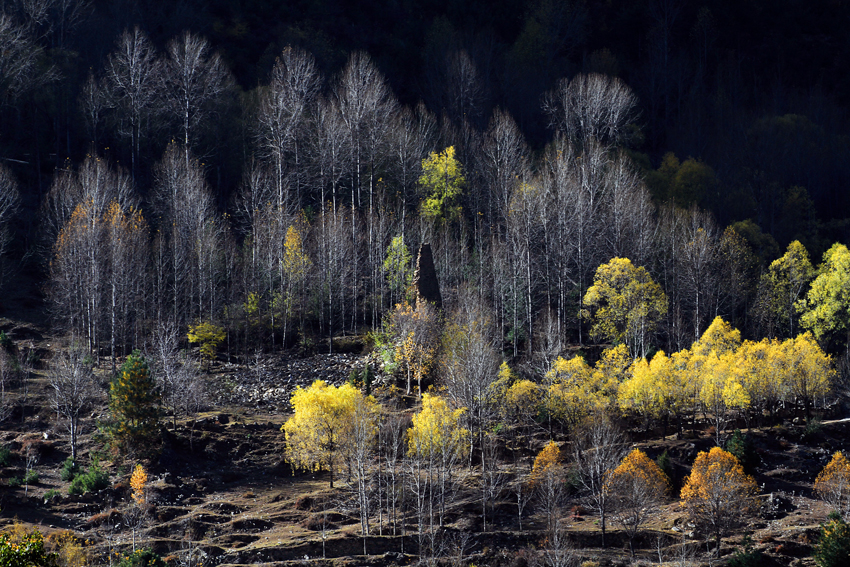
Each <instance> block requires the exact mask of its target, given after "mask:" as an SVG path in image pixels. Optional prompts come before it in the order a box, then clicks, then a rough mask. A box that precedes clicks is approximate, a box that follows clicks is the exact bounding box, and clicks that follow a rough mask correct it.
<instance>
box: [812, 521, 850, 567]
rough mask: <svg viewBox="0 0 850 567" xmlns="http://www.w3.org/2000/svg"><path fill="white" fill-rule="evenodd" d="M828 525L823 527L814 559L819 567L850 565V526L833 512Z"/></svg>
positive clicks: (843, 566) (844, 566)
mask: <svg viewBox="0 0 850 567" xmlns="http://www.w3.org/2000/svg"><path fill="white" fill-rule="evenodd" d="M829 518H830V521H829V523H828V524H826V525H824V526H821V533H820V539H819V540H818V544H817V547H816V548H815V553H814V558H815V562H816V563H817V564H818V566H819V567H846V566H847V565H850V525H847V522H845V521H844V520H842V519H841V516H840V515H838V514H837V513H835V512H833V513H832V514H830V515H829Z"/></svg>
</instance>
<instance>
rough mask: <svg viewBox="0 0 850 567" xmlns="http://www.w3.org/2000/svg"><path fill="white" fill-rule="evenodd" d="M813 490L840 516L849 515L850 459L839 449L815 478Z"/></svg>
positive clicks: (845, 517)
mask: <svg viewBox="0 0 850 567" xmlns="http://www.w3.org/2000/svg"><path fill="white" fill-rule="evenodd" d="M815 492H816V493H817V495H818V496H819V497H820V499H821V500H823V501H824V502H826V503H827V504H829V505H830V507H832V509H833V510H834V511H836V512H838V513H839V514H841V517H842V518H844V519H845V521H846V520H847V518H848V517H850V461H848V460H847V457H845V456H844V453H842V452H841V451H836V453H835V454H834V455H833V456H832V460H831V461H829V463H828V464H827V465H826V466H825V467H824V468H823V470H822V471H821V472H820V474H818V477H817V478H816V479H815Z"/></svg>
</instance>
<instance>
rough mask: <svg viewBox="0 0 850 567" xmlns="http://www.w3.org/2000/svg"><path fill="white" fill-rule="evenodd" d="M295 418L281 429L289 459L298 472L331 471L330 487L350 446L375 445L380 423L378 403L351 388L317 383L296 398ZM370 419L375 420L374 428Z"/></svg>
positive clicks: (347, 385)
mask: <svg viewBox="0 0 850 567" xmlns="http://www.w3.org/2000/svg"><path fill="white" fill-rule="evenodd" d="M290 403H291V404H292V409H293V415H292V417H291V418H289V420H287V422H286V423H285V424H284V425H283V427H282V428H281V429H282V430H283V431H284V432H285V433H286V458H287V460H288V461H289V462H290V463H291V464H292V465H293V466H295V467H296V468H301V469H306V470H314V471H317V470H327V471H328V472H330V486H331V487H333V482H334V473H335V471H336V470H338V469H339V467H340V465H341V464H342V462H343V459H344V458H345V456H346V450H353V449H354V447H352V446H351V445H346V443H351V442H352V439H355V438H356V439H358V440H359V441H360V442H361V443H362V445H363V446H368V445H369V444H371V442H372V441H371V440H372V438H373V437H374V433H375V432H376V431H377V429H376V427H375V426H374V425H375V423H376V419H377V417H376V416H377V410H376V407H375V406H376V404H377V402H375V401H374V399H372V398H371V396H370V397H366V396H364V395H363V393H362V392H361V391H360V390H358V389H357V388H355V387H354V386H352V385H351V384H343V385H342V386H339V387H336V386H329V385H328V384H327V383H326V382H325V381H324V380H316V381H315V382H313V384H312V385H311V386H310V387H309V388H300V387H299V388H296V390H295V392H293V394H292V398H291V401H290ZM370 419H372V420H375V421H373V422H372V425H371V426H370V425H369V423H370Z"/></svg>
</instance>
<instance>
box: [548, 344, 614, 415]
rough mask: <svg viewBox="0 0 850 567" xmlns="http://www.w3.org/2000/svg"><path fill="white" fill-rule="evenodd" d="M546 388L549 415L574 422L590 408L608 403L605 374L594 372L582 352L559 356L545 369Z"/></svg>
mask: <svg viewBox="0 0 850 567" xmlns="http://www.w3.org/2000/svg"><path fill="white" fill-rule="evenodd" d="M546 381H547V382H548V383H549V388H548V391H547V393H546V401H545V403H546V409H547V412H548V414H549V418H550V419H557V420H559V421H563V422H565V423H567V424H568V425H575V424H577V423H578V422H580V421H581V420H582V419H584V418H585V417H586V416H587V415H588V414H590V413H591V412H593V411H595V410H597V409H601V408H603V407H605V406H606V405H608V401H609V399H608V388H607V387H606V386H607V384H606V383H605V381H604V375H603V374H601V373H594V372H593V369H592V368H591V367H590V366H589V365H588V364H587V363H586V362H585V361H584V358H582V357H581V356H574V357H573V358H570V359H565V358H562V357H558V358H557V359H556V360H555V362H554V363H553V364H552V370H550V371H549V372H547V373H546Z"/></svg>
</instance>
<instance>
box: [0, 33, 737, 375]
mask: <svg viewBox="0 0 850 567" xmlns="http://www.w3.org/2000/svg"><path fill="white" fill-rule="evenodd" d="M446 65H448V68H447V71H446V73H448V74H450V75H451V76H453V77H455V78H456V80H457V85H455V86H456V90H457V92H456V93H454V94H453V95H452V100H451V101H450V102H451V105H450V106H451V108H453V109H455V110H456V112H453V113H449V114H446V115H444V116H442V117H441V118H440V119H439V120H438V119H437V117H435V116H434V115H432V114H431V113H430V112H429V111H428V110H427V109H426V108H425V107H424V106H423V105H421V104H420V105H419V106H417V107H415V108H410V107H406V106H403V105H401V104H399V102H398V101H397V100H396V98H395V96H394V94H393V92H392V90H391V89H390V88H389V85H388V83H387V81H386V79H385V78H384V77H383V75H382V74H381V72H380V71H379V70H378V68H377V66H376V64H375V63H374V61H372V60H371V59H370V57H369V56H368V55H366V54H365V53H361V52H358V53H354V54H352V55H351V57H350V58H349V61H348V63H347V65H346V66H345V67H344V68H343V70H342V71H341V72H340V73H339V74H338V75H337V76H335V77H333V78H332V79H331V80H326V78H325V77H323V76H322V75H321V73H320V72H319V70H318V68H317V65H316V62H315V61H314V59H313V57H312V56H311V55H310V54H309V53H308V52H306V51H304V50H301V49H299V48H295V47H287V48H285V49H284V50H283V51H282V53H281V54H280V56H279V57H278V59H277V60H276V63H275V65H274V67H273V69H272V71H271V73H270V75H269V79H268V84H266V85H263V86H262V87H261V88H259V89H258V91H257V93H258V96H257V98H256V101H255V103H256V104H253V105H251V106H247V105H246V107H245V109H244V110H245V111H246V113H250V114H249V116H250V119H249V120H248V123H249V124H250V139H251V140H252V143H251V146H250V149H251V153H250V155H249V156H247V157H246V158H245V161H246V167H245V172H246V173H245V176H244V179H243V182H242V184H241V186H240V187H239V189H238V191H237V195H236V198H235V199H234V200H233V201H232V202H231V203H230V204H229V206H228V207H227V210H225V211H223V210H222V203H221V202H220V201H219V200H217V198H216V197H217V196H216V195H215V193H214V191H213V190H212V189H211V186H210V183H209V181H208V178H209V177H210V176H211V175H212V174H213V173H214V167H215V166H210V165H208V164H206V163H204V162H203V161H202V159H201V158H199V157H198V156H199V155H202V154H200V153H199V152H203V151H204V148H205V147H207V146H205V145H204V144H203V143H202V142H201V139H202V138H203V136H204V135H205V134H206V133H209V132H211V131H212V130H211V129H213V128H214V124H215V123H216V118H215V116H216V112H217V110H218V109H220V108H221V105H222V104H225V102H226V99H227V98H228V96H227V93H228V92H229V91H228V90H229V88H230V85H231V84H232V80H231V78H230V75H229V72H228V70H227V68H226V66H225V65H224V64H223V62H222V60H221V58H220V57H219V56H218V55H217V54H216V53H214V52H212V51H211V50H210V47H209V45H208V44H207V42H206V41H205V40H204V39H203V38H200V37H197V36H195V35H192V34H190V33H185V34H182V35H180V36H179V37H178V38H175V39H173V40H172V41H171V42H169V44H168V46H167V48H166V51H165V53H164V54H162V55H160V54H158V53H157V51H156V50H155V49H154V47H153V46H152V45H151V43H150V41H149V40H148V39H147V38H146V36H145V34H144V33H143V32H142V31H140V30H139V29H134V30H132V31H127V32H126V33H125V34H124V35H122V37H121V39H120V40H119V42H118V45H117V47H116V49H115V50H114V51H113V52H112V53H111V54H110V55H109V57H108V58H107V60H106V64H105V66H104V68H103V70H102V72H101V73H100V74H99V75H97V76H93V77H92V78H91V80H90V81H89V87H88V88H87V89H85V90H84V93H83V100H82V103H83V107H84V114H85V116H86V119H87V120H88V122H89V124H90V127H91V128H92V134H93V136H94V137H95V138H96V137H97V135H98V134H97V132H98V129H99V128H101V127H102V126H109V127H112V128H114V129H115V131H116V132H117V133H118V134H119V137H120V138H121V139H122V140H124V141H125V143H126V144H127V146H128V150H129V153H128V155H130V156H131V157H130V160H129V162H130V163H129V171H128V172H125V171H124V170H123V169H121V168H119V167H117V166H115V165H113V164H111V163H109V162H108V160H106V159H105V158H101V157H98V156H90V157H88V158H87V159H86V160H85V161H84V162H83V163H82V164H79V165H74V164H70V163H68V164H66V167H64V168H63V169H61V170H58V171H57V172H56V175H55V177H54V181H53V184H52V187H51V189H50V191H49V193H48V195H47V197H46V199H45V201H44V203H43V206H42V212H43V214H42V218H43V233H44V235H45V239H46V243H47V246H48V247H49V249H50V252H49V255H48V256H49V265H50V278H51V282H50V285H49V291H50V299H51V302H52V306H53V308H54V314H55V316H56V323H57V325H58V326H59V327H60V328H62V329H64V330H68V331H72V332H73V333H74V334H75V335H77V336H80V337H83V338H85V340H86V341H87V343H88V347H89V348H90V349H91V350H97V351H98V352H103V351H105V350H106V349H107V347H106V345H109V346H108V351H109V353H110V355H111V356H112V357H113V358H114V357H115V356H117V355H120V354H125V353H127V352H129V349H131V348H132V347H133V346H134V345H140V344H142V343H143V342H144V340H145V337H146V336H148V335H149V334H150V333H151V331H152V329H154V328H156V327H158V326H162V325H165V324H167V323H168V324H174V325H177V327H178V328H179V329H185V328H186V327H187V325H188V324H193V323H197V322H200V321H209V322H214V323H216V324H219V325H221V326H224V327H226V328H227V330H228V331H229V335H228V348H229V349H231V351H233V350H237V351H238V350H241V349H242V348H243V347H244V346H245V345H247V344H249V343H252V344H256V343H257V342H260V343H261V344H264V345H268V347H271V348H275V347H277V346H279V345H291V344H293V340H295V338H296V337H297V338H301V339H305V338H311V337H322V338H326V337H332V336H333V335H335V334H339V333H347V332H355V331H357V330H358V329H362V328H363V327H365V326H369V327H371V328H373V329H375V328H378V327H380V326H381V325H382V321H383V318H384V315H385V314H386V313H388V312H389V310H391V309H392V307H393V304H394V303H395V302H397V301H398V300H399V299H400V295H401V294H403V289H402V287H400V284H399V281H400V280H398V277H397V272H399V268H398V266H395V264H393V262H388V261H387V258H388V255H390V254H394V255H395V257H398V258H405V259H407V258H412V257H413V255H412V254H411V253H410V252H411V251H415V250H416V249H417V248H418V245H419V244H420V243H423V242H431V243H432V247H433V250H434V256H435V261H436V266H437V272H438V277H439V280H440V285H441V288H442V289H443V290H445V291H444V295H445V296H446V298H447V302H448V305H449V306H450V307H451V306H455V305H459V304H460V303H461V302H463V301H467V299H465V298H471V297H475V298H476V300H480V301H482V302H483V303H485V304H487V305H489V306H490V308H491V309H492V311H493V313H494V315H493V320H492V321H490V322H489V323H488V324H489V325H492V326H493V327H494V328H496V329H498V331H499V332H498V333H497V336H498V337H500V338H499V341H498V342H502V343H507V344H508V345H510V347H511V348H512V351H513V355H514V356H518V355H520V354H522V355H524V356H537V358H540V353H542V352H543V351H547V352H548V351H552V349H553V346H554V345H559V344H563V342H564V340H565V339H566V338H567V337H572V338H576V339H578V340H579V341H584V340H585V334H586V332H585V329H584V324H583V323H582V320H581V319H580V318H579V316H578V314H579V310H580V308H581V305H580V301H581V297H582V296H583V295H584V293H585V291H586V290H587V288H588V286H589V285H590V281H591V279H592V274H593V272H594V270H595V269H596V267H597V266H599V265H600V264H602V263H604V262H606V261H608V260H609V259H611V258H613V257H628V258H630V259H631V260H632V262H633V263H634V264H635V265H639V266H645V267H646V268H647V269H648V270H649V271H650V272H651V273H652V274H653V275H654V276H655V278H656V279H657V280H658V281H659V282H661V284H662V286H663V287H664V289H665V291H666V292H667V297H668V300H669V306H668V309H667V314H668V315H667V320H666V322H665V324H664V325H662V326H661V329H662V333H661V337H660V338H661V340H662V341H666V343H667V344H666V346H667V348H668V349H676V348H681V347H683V346H684V345H686V344H689V342H690V341H691V340H693V339H694V338H696V337H698V336H699V334H700V333H701V331H702V330H703V329H704V328H705V326H706V325H707V323H708V321H710V320H711V319H712V318H713V317H714V316H716V315H718V314H721V315H724V316H726V317H727V318H734V316H735V315H736V314H740V313H743V308H742V305H743V303H744V302H745V301H746V300H747V298H748V295H747V294H748V293H749V291H748V290H747V289H745V288H746V285H745V280H746V278H745V277H744V275H745V274H744V272H745V270H746V269H747V268H748V265H749V264H747V262H748V261H749V259H748V256H747V245H746V244H745V243H744V242H743V240H742V239H741V238H737V239H736V237H735V234H734V233H731V232H729V231H727V232H725V233H724V232H721V231H720V229H719V228H718V227H717V226H716V225H715V224H714V222H713V221H712V219H711V217H710V216H709V215H708V214H705V213H702V212H700V211H698V210H696V209H693V210H689V211H683V210H679V209H676V208H674V207H672V206H669V207H666V206H665V207H662V208H661V209H660V210H658V209H656V206H655V204H653V202H652V201H651V199H650V196H649V192H648V191H647V188H646V186H645V184H644V181H643V179H642V178H641V175H640V174H639V172H638V169H637V167H636V166H635V165H634V164H633V163H632V161H631V159H630V157H629V155H628V154H627V153H626V152H625V151H624V150H622V149H621V145H622V144H623V143H624V141H625V140H627V139H628V136H629V135H630V133H631V132H633V130H634V124H633V122H634V119H635V116H636V110H635V108H636V99H635V96H634V94H633V93H632V92H631V90H630V89H629V88H628V86H626V85H625V84H624V83H623V82H622V81H621V80H619V79H616V78H611V77H608V76H603V75H596V74H594V75H579V76H576V77H574V78H573V79H571V80H566V79H565V80H563V81H561V82H560V83H559V84H558V86H557V88H556V89H555V90H553V91H552V92H550V93H548V94H547V96H546V97H545V99H544V109H545V111H546V112H547V113H548V115H549V117H550V121H551V126H552V128H553V130H554V138H553V139H552V141H551V142H550V143H549V144H548V146H547V147H546V149H545V151H544V152H542V153H541V154H539V155H538V156H533V155H532V152H531V150H530V148H529V146H528V144H527V143H526V142H525V140H524V139H523V136H522V134H521V132H520V130H519V128H518V126H517V124H516V123H515V122H514V120H513V119H512V117H511V116H510V115H509V114H508V113H507V112H505V111H503V110H497V111H495V112H494V114H493V116H492V117H491V119H490V121H489V124H488V125H487V127H486V128H484V129H483V130H478V129H477V127H476V124H478V123H480V121H479V120H469V116H470V115H471V114H475V112H477V111H476V109H477V108H480V107H479V102H480V101H479V97H481V96H482V95H481V92H482V91H481V89H479V88H477V87H476V85H475V81H476V73H475V69H474V65H473V63H472V61H471V59H470V58H469V57H468V55H466V54H464V53H458V54H457V56H456V57H450V58H448V59H447V62H446ZM454 114H456V115H457V116H456V117H455V118H454V119H453V118H452V116H453V115H454ZM164 128H165V129H166V130H167V131H170V132H171V133H172V134H174V138H173V140H174V141H172V142H171V143H170V144H169V145H168V146H167V147H166V148H165V150H164V153H163V155H161V156H160V157H159V159H158V161H157V163H156V165H154V166H153V167H152V168H150V170H151V171H152V173H153V175H152V180H151V183H150V185H151V186H150V187H149V188H148V187H146V186H145V183H144V180H142V179H140V177H139V176H138V175H137V172H138V171H139V170H140V169H141V168H140V162H139V160H140V159H141V157H142V156H143V155H145V151H143V148H144V147H145V146H146V144H148V142H149V141H151V140H152V139H153V138H154V137H155V136H156V137H158V136H160V134H161V133H162V132H163V131H164V130H163V129H164ZM169 128H170V130H168V129H169ZM444 148H454V149H453V150H452V152H445V153H442V150H443V149H444ZM429 156H431V158H433V159H432V162H434V160H435V159H442V158H441V157H440V156H451V157H450V158H447V159H451V160H452V161H453V163H452V164H451V166H452V167H453V171H456V172H458V173H457V174H456V175H458V179H461V180H462V183H461V184H459V185H458V187H457V188H455V190H457V189H458V188H459V189H460V190H461V191H462V193H460V195H459V196H458V195H453V196H450V197H447V196H444V195H443V196H441V194H440V193H439V188H438V187H436V186H435V185H434V184H435V183H436V182H435V181H433V179H431V180H430V181H426V180H425V179H426V176H425V175H424V174H423V171H424V170H423V167H424V163H425V162H426V161H427V160H428V159H431V158H429ZM447 167H448V166H447ZM4 171H5V170H4ZM0 181H2V183H0V185H2V189H3V191H2V193H3V195H4V196H7V197H8V198H7V197H4V198H3V200H2V201H0V203H2V209H0V222H3V223H7V222H8V221H7V220H5V219H8V218H9V216H10V215H11V214H12V213H13V212H14V210H15V202H16V201H15V197H14V195H15V189H14V187H15V184H14V181H13V180H12V178H11V176H10V175H7V174H5V173H4V175H3V176H2V180H0ZM443 198H444V199H453V201H451V203H448V201H447V203H448V204H441V205H440V206H441V207H444V208H443V209H439V208H438V209H434V211H438V212H437V213H436V214H432V213H433V211H432V213H429V214H427V215H426V214H422V211H424V208H420V205H421V206H422V207H424V205H422V203H423V202H424V200H427V199H430V200H434V199H443ZM429 202H430V201H429ZM437 202H438V201H437ZM445 207H450V208H445ZM448 210H451V211H454V212H455V213H456V212H458V211H459V212H460V215H459V216H458V215H456V214H454V213H453V214H452V215H447V214H443V213H440V212H439V211H444V212H445V211H448ZM231 213H232V214H231ZM730 258H731V261H730ZM394 261H395V260H394ZM405 261H408V260H405ZM396 263H397V262H396ZM405 270H406V271H409V270H410V267H409V266H405V267H404V270H402V271H405ZM391 272H392V273H391ZM463 290H466V291H463ZM331 344H332V341H331ZM556 350H557V349H556ZM551 354H553V353H550V355H551ZM554 354H557V353H554ZM550 355H543V357H544V358H546V357H547V356H548V357H549V358H550V359H551V356H550Z"/></svg>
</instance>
